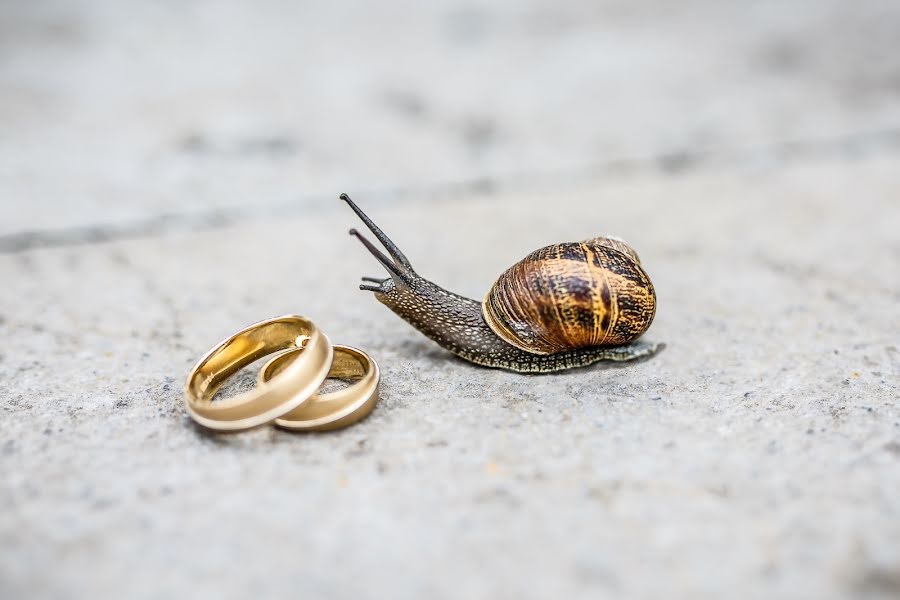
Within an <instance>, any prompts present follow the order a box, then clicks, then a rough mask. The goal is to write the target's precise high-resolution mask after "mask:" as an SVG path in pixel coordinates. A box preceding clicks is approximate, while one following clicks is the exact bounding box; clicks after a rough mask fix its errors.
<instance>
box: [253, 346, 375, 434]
mask: <svg viewBox="0 0 900 600" xmlns="http://www.w3.org/2000/svg"><path fill="white" fill-rule="evenodd" d="M298 359H299V357H298V351H297V350H287V351H285V352H282V353H281V354H279V355H277V356H275V357H273V358H272V359H271V360H269V362H267V363H266V364H265V365H264V366H263V368H262V369H261V370H260V372H259V382H260V385H262V384H263V383H264V382H266V381H269V380H270V379H272V378H274V377H277V376H280V375H279V373H281V372H282V371H283V370H285V369H289V368H291V366H292V364H293V362H295V361H296V360H298ZM328 377H334V378H339V379H357V380H358V381H354V382H353V383H352V384H351V385H350V386H348V387H345V388H343V389H340V390H337V391H334V392H326V393H321V394H316V395H314V396H313V397H312V398H311V399H310V400H309V402H306V403H305V404H303V405H302V406H300V407H299V408H295V409H294V410H292V411H291V412H289V413H288V414H286V415H284V416H283V417H281V418H280V419H275V424H276V425H277V426H279V427H282V428H284V429H293V430H299V431H328V430H331V429H340V428H342V427H347V426H349V425H352V424H354V423H356V422H358V421H361V420H362V419H364V418H365V417H366V416H368V414H369V413H371V412H372V409H374V408H375V404H376V403H377V402H378V384H379V382H380V380H381V372H380V370H379V369H378V363H376V362H375V361H374V360H373V359H372V357H370V356H369V355H368V354H366V353H365V352H363V351H362V350H359V349H358V348H353V347H352V346H342V345H340V344H335V345H334V362H333V363H332V365H331V370H330V371H329V372H328Z"/></svg>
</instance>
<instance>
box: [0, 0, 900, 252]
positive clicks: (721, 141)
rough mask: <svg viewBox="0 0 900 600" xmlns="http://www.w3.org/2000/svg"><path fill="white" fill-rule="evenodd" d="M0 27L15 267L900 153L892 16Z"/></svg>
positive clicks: (793, 6) (299, 14)
mask: <svg viewBox="0 0 900 600" xmlns="http://www.w3.org/2000/svg"><path fill="white" fill-rule="evenodd" d="M0 23H2V25H0V26H2V31H0V61H2V62H0V86H2V88H0V89H2V94H0V103H2V104H0V127H2V135H0V176H2V181H3V185H4V190H5V191H6V195H7V199H6V200H5V201H4V202H3V203H2V205H0V211H2V212H0V228H2V229H0V235H3V236H4V238H3V242H2V243H3V244H4V245H5V246H9V245H10V244H11V243H13V242H12V240H10V238H9V237H8V236H9V235H10V234H15V233H18V232H22V231H26V230H55V229H60V228H72V227H75V226H79V225H95V224H98V223H110V224H117V223H126V222H136V221H140V222H146V221H148V220H152V219H154V218H157V217H159V216H160V215H188V216H195V217H196V216H198V215H199V216H202V217H204V218H214V217H215V216H216V215H218V216H219V217H220V218H224V217H231V216H233V215H235V213H241V214H242V216H243V213H252V214H261V213H262V214H269V215H271V214H272V212H273V209H274V208H276V207H279V206H289V205H291V206H295V207H296V206H297V201H298V200H300V199H303V198H322V197H327V198H331V197H333V196H334V195H335V192H336V191H338V190H347V191H351V192H356V194H357V195H360V194H369V193H370V192H372V193H374V192H378V193H381V194H384V195H390V194H393V193H395V192H400V191H404V190H407V191H408V190H413V191H415V192H416V198H417V199H419V200H421V201H427V200H428V198H429V197H433V196H434V195H435V194H436V193H440V192H441V191H442V190H443V187H442V186H446V185H448V184H459V183H471V182H476V183H477V182H479V181H481V182H489V183H491V184H493V185H499V184H519V185H533V184H534V182H533V179H534V178H537V177H540V176H544V177H549V178H550V179H549V182H547V184H546V185H547V186H548V189H553V188H554V187H555V186H557V185H567V184H569V183H571V181H572V179H573V178H576V177H584V176H591V175H592V174H593V175H597V174H598V170H599V171H600V172H599V174H600V175H605V173H604V172H603V169H604V168H606V167H609V166H610V163H612V164H613V166H616V165H618V166H626V165H625V163H627V164H631V163H630V161H637V162H638V164H637V166H638V167H639V168H643V169H658V168H661V169H679V168H685V167H687V166H689V165H691V164H693V162H694V161H696V160H697V159H699V158H702V157H706V158H729V157H730V158H733V157H732V156H731V153H736V152H737V153H747V152H749V153H751V154H750V156H749V158H751V159H754V160H758V161H763V162H765V161H770V160H777V159H780V158H783V157H782V156H781V155H780V154H778V153H777V152H778V151H781V150H784V148H783V147H781V146H779V144H785V143H793V144H796V146H797V147H796V148H795V150H796V151H801V150H804V149H807V150H809V149H810V148H808V147H807V145H812V146H813V147H814V146H815V144H825V146H824V147H820V150H824V151H828V150H832V151H833V150H841V149H844V150H866V149H867V148H868V146H871V145H875V144H890V145H891V147H892V148H893V147H895V146H896V145H897V144H898V143H900V142H898V140H897V137H898V132H897V130H896V127H897V124H898V122H900V114H898V113H900V102H898V95H900V83H898V72H900V53H898V52H897V51H896V50H897V47H896V40H897V37H898V27H900V25H898V23H900V8H898V5H897V3H896V2H894V1H892V0H865V1H863V2H855V3H848V2H844V1H842V0H791V1H790V2H783V1H776V0H772V1H761V2H737V1H736V2H714V1H706V0H686V1H683V2H678V3H669V2H663V1H641V2H631V1H624V0H623V1H609V0H606V1H598V2H584V1H579V0H562V1H558V2H541V1H533V0H524V1H509V2H505V1H502V0H492V1H490V2H472V3H465V2H455V1H446V2H445V1H443V0H436V1H433V2H427V3H423V2H412V1H411V2H402V1H392V2H379V3H371V2H289V1H284V2H281V1H277V0H264V1H262V2H254V3H249V2H230V1H225V2H221V1H217V2H213V1H208V2H207V1H190V2H166V1H163V2H119V1H112V0H111V1H109V2H105V1H102V0H96V1H91V2H59V1H54V0H48V1H44V2H30V1H26V0H6V1H4V2H2V3H0ZM834 144H845V145H848V146H849V148H845V147H844V146H843V145H842V146H840V148H835V147H834ZM859 146H862V148H858V147H859ZM788 150H790V148H789V149H788ZM788 153H789V152H788ZM708 155H709V156H708ZM742 157H743V154H742ZM226 173H227V177H226V176H224V174H226ZM11 186H15V189H16V195H15V200H16V201H11V199H10V198H9V194H10V192H9V190H10V189H11Z"/></svg>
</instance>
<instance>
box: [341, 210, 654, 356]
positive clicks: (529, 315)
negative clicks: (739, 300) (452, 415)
mask: <svg viewBox="0 0 900 600" xmlns="http://www.w3.org/2000/svg"><path fill="white" fill-rule="evenodd" d="M341 199H342V200H344V201H345V202H347V204H348V205H350V207H351V208H352V209H353V210H354V211H355V212H356V214H357V215H358V216H359V217H360V219H362V221H363V222H364V223H365V224H366V226H367V227H368V228H369V229H370V230H371V231H372V233H373V234H374V235H375V237H376V238H377V239H378V240H379V241H380V242H381V243H382V245H384V247H385V249H386V250H387V251H388V254H389V255H390V257H389V256H387V255H385V254H384V253H383V252H382V251H381V250H380V249H378V248H377V247H376V246H374V245H373V244H372V243H371V242H370V241H369V240H368V239H366V238H365V237H364V236H362V235H361V234H360V233H359V232H357V231H356V230H351V231H350V233H351V234H352V235H354V236H356V237H357V238H359V240H360V241H361V242H362V243H363V244H364V245H365V246H366V247H367V248H368V250H369V251H370V252H371V253H372V254H373V256H375V258H376V259H378V261H379V262H380V263H381V264H382V265H383V266H384V267H385V268H386V269H387V271H388V272H389V273H390V275H391V276H390V277H388V278H386V279H381V278H372V277H364V278H363V280H364V281H365V282H367V283H364V284H362V285H360V289H362V290H367V291H372V292H374V293H375V297H376V298H377V299H378V300H379V301H380V302H381V303H383V304H385V305H386V306H387V307H388V308H390V309H391V310H392V311H393V312H395V313H396V314H397V315H398V316H400V317H401V318H403V319H404V320H406V321H407V322H408V323H410V324H411V325H412V326H413V327H415V328H416V329H418V330H419V331H421V332H422V333H423V334H425V335H426V336H428V337H429V338H431V339H432V340H434V341H435V342H437V343H438V344H439V345H441V346H442V347H444V348H446V349H447V350H449V351H450V352H452V353H454V354H456V355H457V356H459V357H461V358H463V359H465V360H468V361H470V362H473V363H476V364H479V365H483V366H488V367H496V368H502V369H507V370H511V371H518V372H538V373H547V372H553V371H561V370H565V369H571V368H576V367H583V366H587V365H590V364H593V363H595V362H598V361H601V360H612V361H626V360H633V359H637V358H642V357H645V356H649V355H652V354H654V353H655V352H656V351H657V350H658V349H659V348H660V347H661V346H659V345H654V344H645V343H641V342H635V341H634V340H636V339H637V338H638V337H640V336H641V335H642V334H643V333H644V332H645V331H646V330H647V328H649V327H650V324H651V322H652V321H653V317H654V315H655V312H656V294H655V291H654V289H653V284H652V282H651V281H650V278H649V276H648V275H647V273H646V272H645V271H644V269H643V267H642V266H641V264H640V259H639V258H638V255H637V253H636V252H635V251H634V250H633V249H632V248H631V247H630V246H628V245H627V244H626V243H625V242H623V241H621V240H619V239H617V238H611V237H598V238H593V239H591V240H586V241H583V242H566V243H560V244H553V245H550V246H546V247H544V248H540V249H538V250H535V251H534V252H532V253H530V254H529V255H528V256H526V257H525V258H523V259H522V260H520V261H518V262H517V263H516V264H514V265H513V266H511V267H510V268H509V269H507V270H506V271H505V272H504V273H502V274H501V275H500V277H498V279H497V280H496V282H495V283H494V285H493V286H491V289H490V290H489V291H488V293H487V294H486V296H485V299H484V301H483V302H478V301H476V300H473V299H470V298H466V297H464V296H460V295H458V294H454V293H452V292H449V291H447V290H445V289H443V288H441V287H440V286H437V285H435V284H433V283H431V282H430V281H428V280H426V279H424V278H422V277H420V276H419V275H418V274H416V272H415V271H414V270H413V268H412V266H411V265H410V263H409V260H408V259H407V258H406V256H405V255H404V254H403V253H402V252H401V251H400V250H399V248H397V246H396V245H395V244H394V243H393V242H392V241H391V240H390V238H388V237H387V236H386V235H385V234H384V232H383V231H381V229H380V228H379V227H378V226H377V225H375V223H374V222H372V220H371V219H369V217H368V216H367V215H366V214H365V213H363V212H362V210H360V209H359V207H357V206H356V205H355V204H354V203H353V201H352V200H350V198H349V197H348V196H347V195H346V194H342V195H341Z"/></svg>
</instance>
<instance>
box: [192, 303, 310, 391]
mask: <svg viewBox="0 0 900 600" xmlns="http://www.w3.org/2000/svg"><path fill="white" fill-rule="evenodd" d="M307 333H309V327H308V325H307V324H306V322H304V321H301V320H299V319H293V320H284V321H274V322H269V323H265V324H263V325H260V326H258V327H256V328H254V329H251V330H249V331H244V332H242V333H240V334H239V335H237V336H235V337H234V339H231V340H229V341H228V342H227V343H225V344H224V345H223V346H222V347H220V348H219V349H218V351H216V352H215V353H214V354H213V355H212V356H210V357H209V359H207V361H206V362H205V363H204V364H203V365H202V366H201V367H200V368H199V369H197V372H196V373H195V374H194V376H193V377H192V378H191V384H190V390H191V393H192V394H193V396H194V398H196V399H197V400H199V401H208V400H211V399H212V397H213V396H215V394H216V392H217V391H218V390H219V387H221V385H222V384H223V383H224V382H225V380H226V379H228V378H229V377H231V376H232V375H234V374H235V373H237V372H238V371H240V370H241V369H243V368H244V367H246V366H248V365H250V364H253V363H254V362H256V361H257V360H259V359H260V358H262V357H264V356H266V355H268V354H272V353H273V352H277V351H278V350H284V349H287V348H295V347H296V341H297V338H298V337H299V336H301V335H302V334H307Z"/></svg>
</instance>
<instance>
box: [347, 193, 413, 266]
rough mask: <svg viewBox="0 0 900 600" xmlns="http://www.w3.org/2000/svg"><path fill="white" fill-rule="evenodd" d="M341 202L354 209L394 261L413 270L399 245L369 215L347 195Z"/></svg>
mask: <svg viewBox="0 0 900 600" xmlns="http://www.w3.org/2000/svg"><path fill="white" fill-rule="evenodd" d="M341 200H343V201H344V202H346V203H347V204H348V205H349V206H350V208H352V209H353V212H355V213H356V215H357V216H358V217H359V218H360V219H361V220H362V222H363V223H365V225H366V227H368V228H369V231H371V232H372V234H373V235H374V236H375V238H376V239H377V240H378V241H379V242H381V244H382V245H383V246H384V247H385V249H386V250H387V251H388V254H390V255H391V257H393V259H394V260H396V261H397V262H398V263H399V264H401V265H403V266H404V267H408V268H409V269H410V270H412V265H411V264H410V263H409V259H408V258H406V255H405V254H403V252H401V251H400V248H398V247H397V244H395V243H394V242H392V241H391V238H389V237H388V236H387V235H385V233H384V232H383V231H382V230H381V227H379V226H378V225H376V224H375V222H374V221H372V219H370V218H369V215H367V214H366V213H364V212H363V211H362V209H360V208H359V207H358V206H357V205H356V203H355V202H354V201H353V200H351V199H350V196H348V195H347V194H341Z"/></svg>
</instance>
